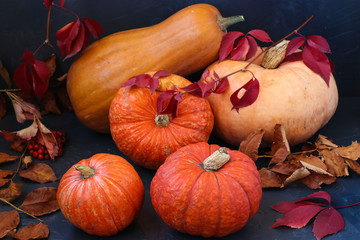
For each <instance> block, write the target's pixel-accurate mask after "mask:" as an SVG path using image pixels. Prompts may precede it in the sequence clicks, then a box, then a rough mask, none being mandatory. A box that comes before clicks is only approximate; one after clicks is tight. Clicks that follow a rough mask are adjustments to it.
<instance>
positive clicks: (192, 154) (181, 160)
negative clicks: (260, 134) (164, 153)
mask: <svg viewBox="0 0 360 240" xmlns="http://www.w3.org/2000/svg"><path fill="white" fill-rule="evenodd" d="M150 196H151V200H152V204H153V206H154V209H155V210H156V212H157V214H158V215H159V216H160V217H161V218H162V220H163V221H164V222H165V223H166V224H168V225H169V226H170V227H172V228H174V229H176V230H178V231H180V232H185V233H188V234H191V235H200V236H203V237H223V236H226V235H228V234H231V233H234V232H236V231H238V230H239V229H241V228H242V227H243V226H244V225H245V224H246V223H247V222H248V221H249V219H250V218H251V217H252V216H253V215H254V214H255V213H256V212H257V210H258V208H259V204H260V200H261V197H262V188H261V181H260V176H259V172H258V171H257V168H256V165H255V163H254V162H253V161H252V160H251V159H250V158H249V157H248V156H246V155H245V154H243V153H241V152H239V151H233V150H230V149H227V148H220V147H219V146H217V145H209V144H207V143H204V142H201V143H196V144H190V145H188V146H185V147H183V148H181V149H179V150H177V151H176V152H175V153H173V154H171V155H170V156H169V157H168V158H167V159H166V161H165V163H164V164H163V165H161V166H160V168H159V169H158V170H157V172H156V174H155V176H154V178H153V180H152V182H151V185H150Z"/></svg>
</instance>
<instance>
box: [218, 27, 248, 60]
mask: <svg viewBox="0 0 360 240" xmlns="http://www.w3.org/2000/svg"><path fill="white" fill-rule="evenodd" d="M241 36H244V34H243V33H242V32H236V31H234V32H228V33H227V34H225V36H224V37H223V39H222V41H221V45H220V50H219V61H223V60H224V59H225V58H226V57H227V56H229V54H230V52H231V50H232V49H233V47H234V43H235V40H236V39H237V38H239V37H241Z"/></svg>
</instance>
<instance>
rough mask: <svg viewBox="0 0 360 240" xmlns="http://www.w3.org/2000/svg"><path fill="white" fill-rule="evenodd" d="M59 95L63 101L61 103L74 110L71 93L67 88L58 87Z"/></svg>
mask: <svg viewBox="0 0 360 240" xmlns="http://www.w3.org/2000/svg"><path fill="white" fill-rule="evenodd" d="M57 95H58V97H59V100H60V102H61V105H62V106H63V107H64V108H65V109H66V110H67V111H69V112H71V111H73V107H72V105H71V102H70V99H69V95H68V93H67V90H66V88H65V87H59V88H58V89H57Z"/></svg>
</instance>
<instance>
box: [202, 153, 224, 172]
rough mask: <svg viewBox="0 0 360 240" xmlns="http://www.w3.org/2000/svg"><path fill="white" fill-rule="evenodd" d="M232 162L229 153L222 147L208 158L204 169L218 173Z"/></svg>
mask: <svg viewBox="0 0 360 240" xmlns="http://www.w3.org/2000/svg"><path fill="white" fill-rule="evenodd" d="M229 160H230V155H229V152H228V151H226V149H225V148H223V147H221V148H219V149H218V150H216V151H215V152H214V153H213V154H211V155H210V156H209V157H207V158H206V159H205V160H204V162H203V165H204V169H205V170H206V171H208V172H211V171H217V170H219V169H220V168H221V167H222V166H224V165H225V164H226V163H227V162H228V161H229Z"/></svg>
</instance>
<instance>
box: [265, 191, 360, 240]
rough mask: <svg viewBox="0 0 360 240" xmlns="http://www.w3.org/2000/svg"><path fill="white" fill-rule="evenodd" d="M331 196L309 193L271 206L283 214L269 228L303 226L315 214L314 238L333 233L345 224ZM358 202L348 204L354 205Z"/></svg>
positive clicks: (321, 193)
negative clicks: (321, 201) (294, 199)
mask: <svg viewBox="0 0 360 240" xmlns="http://www.w3.org/2000/svg"><path fill="white" fill-rule="evenodd" d="M319 199H320V200H321V199H323V200H326V202H327V204H323V203H320V202H315V200H319ZM330 203H331V197H330V195H329V194H328V193H326V192H324V191H319V192H316V193H313V194H310V195H309V196H307V197H304V198H299V199H298V200H297V201H295V202H289V201H284V202H281V203H278V204H276V205H274V206H272V208H273V209H274V210H275V211H278V212H280V213H283V214H285V215H284V216H283V217H282V218H279V219H277V220H276V222H275V223H274V224H273V226H272V227H271V228H275V227H278V226H289V227H292V228H301V227H304V226H305V225H306V224H307V223H308V222H309V221H310V220H311V219H312V218H314V217H315V216H316V217H315V221H314V227H313V233H314V236H315V237H316V239H318V240H320V239H321V238H323V237H325V236H327V235H329V234H334V233H337V232H339V231H340V230H342V229H343V228H344V226H345V222H344V219H343V218H342V216H341V215H340V213H339V212H338V211H337V210H336V209H335V208H334V207H333V206H331V205H330ZM357 204H359V203H356V204H353V205H348V206H345V207H349V206H354V205H357Z"/></svg>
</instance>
